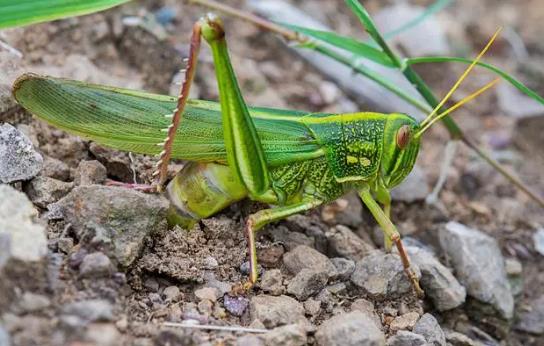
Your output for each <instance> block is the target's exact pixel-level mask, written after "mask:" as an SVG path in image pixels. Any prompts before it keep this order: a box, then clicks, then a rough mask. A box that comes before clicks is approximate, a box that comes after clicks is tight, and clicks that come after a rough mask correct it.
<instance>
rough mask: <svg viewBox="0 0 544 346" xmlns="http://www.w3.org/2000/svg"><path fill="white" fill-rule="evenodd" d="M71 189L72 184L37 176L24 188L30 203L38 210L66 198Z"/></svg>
mask: <svg viewBox="0 0 544 346" xmlns="http://www.w3.org/2000/svg"><path fill="white" fill-rule="evenodd" d="M73 187H74V184H73V183H66V182H64V181H60V180H57V179H53V178H48V177H41V176H38V177H36V178H34V179H32V180H31V181H30V183H29V184H28V185H27V186H26V187H25V192H26V194H27V195H28V198H30V200H31V201H32V203H34V204H35V205H37V206H38V207H40V208H47V205H49V204H51V203H55V202H56V201H58V200H59V199H61V198H62V197H64V196H66V194H67V193H68V192H70V190H72V188H73Z"/></svg>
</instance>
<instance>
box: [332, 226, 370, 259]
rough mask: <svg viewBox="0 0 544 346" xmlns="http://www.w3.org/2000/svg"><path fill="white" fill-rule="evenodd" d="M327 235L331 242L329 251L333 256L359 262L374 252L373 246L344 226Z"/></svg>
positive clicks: (337, 227)
mask: <svg viewBox="0 0 544 346" xmlns="http://www.w3.org/2000/svg"><path fill="white" fill-rule="evenodd" d="M326 235H327V238H328V241H329V250H330V252H331V253H332V255H333V256H338V257H345V258H348V259H350V260H353V261H358V260H360V259H362V258H363V257H365V256H368V255H369V254H370V253H371V252H372V251H373V250H374V247H373V246H372V245H370V244H368V243H367V242H365V241H364V240H363V239H361V238H359V237H358V236H357V235H356V234H355V233H353V232H352V231H351V230H350V229H349V228H347V227H346V226H343V225H338V226H336V227H333V228H331V230H330V231H329V232H327V233H326Z"/></svg>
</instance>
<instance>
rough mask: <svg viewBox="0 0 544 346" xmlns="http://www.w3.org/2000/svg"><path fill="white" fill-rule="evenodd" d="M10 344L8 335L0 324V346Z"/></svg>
mask: <svg viewBox="0 0 544 346" xmlns="http://www.w3.org/2000/svg"><path fill="white" fill-rule="evenodd" d="M9 345H11V341H10V337H9V334H8V332H7V331H6V330H5V329H4V327H2V326H1V325H0V346H9Z"/></svg>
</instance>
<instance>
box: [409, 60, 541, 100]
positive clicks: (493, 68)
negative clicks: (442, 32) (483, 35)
mask: <svg viewBox="0 0 544 346" xmlns="http://www.w3.org/2000/svg"><path fill="white" fill-rule="evenodd" d="M404 62H405V63H406V65H417V64H424V63H440V62H441V63H443V62H459V63H463V64H471V63H472V60H471V59H467V58H460V57H450V56H432V57H421V58H410V59H406V60H405V61H404ZM476 65H478V66H481V67H483V68H485V69H487V70H489V71H491V72H494V73H495V74H497V75H499V76H501V77H502V78H504V79H505V80H507V81H508V82H510V84H512V85H513V86H514V87H516V88H517V89H518V90H519V91H521V92H523V93H524V94H525V95H527V96H529V97H530V98H532V99H534V100H536V101H538V102H540V103H541V104H543V105H544V98H543V97H542V96H540V95H538V94H537V93H536V92H534V91H533V90H531V89H529V88H528V87H527V86H526V85H525V84H523V83H522V82H520V81H519V80H517V79H515V78H514V77H512V76H511V75H509V74H508V73H506V72H504V71H503V70H501V69H500V68H498V67H497V66H494V65H491V64H487V63H485V62H481V61H480V62H478V63H477V64H476Z"/></svg>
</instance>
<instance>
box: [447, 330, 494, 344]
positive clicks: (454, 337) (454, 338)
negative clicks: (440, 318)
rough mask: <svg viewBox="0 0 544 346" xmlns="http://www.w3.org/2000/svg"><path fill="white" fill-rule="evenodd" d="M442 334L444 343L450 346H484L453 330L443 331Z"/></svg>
mask: <svg viewBox="0 0 544 346" xmlns="http://www.w3.org/2000/svg"><path fill="white" fill-rule="evenodd" d="M444 334H445V335H446V341H447V342H448V343H449V344H451V345H452V346H485V344H483V343H481V342H478V341H475V340H472V339H471V338H469V337H468V336H466V335H465V334H461V333H459V332H456V331H453V330H444Z"/></svg>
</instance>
